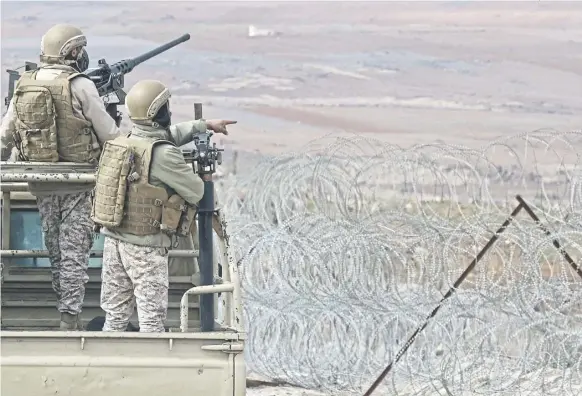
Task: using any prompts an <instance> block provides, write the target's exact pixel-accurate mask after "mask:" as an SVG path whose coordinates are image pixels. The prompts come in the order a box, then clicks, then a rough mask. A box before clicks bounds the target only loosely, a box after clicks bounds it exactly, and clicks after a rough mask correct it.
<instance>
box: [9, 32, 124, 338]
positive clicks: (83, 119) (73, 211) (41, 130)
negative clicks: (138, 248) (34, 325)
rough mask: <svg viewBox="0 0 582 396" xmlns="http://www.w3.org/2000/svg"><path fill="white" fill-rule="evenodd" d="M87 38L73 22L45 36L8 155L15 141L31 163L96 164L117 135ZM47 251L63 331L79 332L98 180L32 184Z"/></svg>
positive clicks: (17, 101) (18, 98) (20, 95)
mask: <svg viewBox="0 0 582 396" xmlns="http://www.w3.org/2000/svg"><path fill="white" fill-rule="evenodd" d="M86 45H87V39H86V38H85V35H84V34H83V32H82V31H81V30H79V29H78V28H76V27H74V26H71V25H64V24H61V25H56V26H54V27H52V28H51V29H50V30H49V31H48V32H47V33H46V34H45V35H44V36H43V38H42V41H41V44H40V47H41V55H40V67H39V69H37V70H33V71H27V72H25V73H23V74H22V76H21V77H20V79H19V80H18V83H17V85H16V88H15V91H14V96H13V98H12V100H11V102H10V104H9V107H8V111H7V113H6V115H5V117H4V119H3V120H2V126H1V130H0V136H1V139H2V157H3V158H2V159H3V160H4V159H6V158H5V157H6V156H7V155H9V153H10V151H11V149H12V146H14V147H16V150H17V153H18V158H19V159H20V160H22V161H31V162H57V161H64V162H78V163H94V164H97V162H98V160H99V156H100V154H101V147H102V145H103V143H105V141H107V140H111V139H113V138H115V137H116V136H117V135H118V134H119V130H118V128H117V127H118V125H117V122H116V121H114V120H113V119H112V118H111V117H110V116H109V114H108V113H107V112H106V110H105V106H104V104H103V102H102V100H101V98H100V97H99V94H98V92H97V88H96V87H95V85H94V84H93V82H92V81H91V80H90V79H89V78H88V77H87V76H85V75H83V74H81V73H79V71H84V70H86V68H87V66H88V57H87V53H86V52H85V46H86ZM29 189H30V192H31V193H32V194H33V195H35V196H36V202H37V204H38V209H39V213H40V218H41V222H42V229H43V234H44V240H45V241H44V242H45V245H46V247H47V249H48V251H49V260H50V263H51V271H52V284H53V289H54V291H55V292H56V295H57V301H58V302H57V308H58V310H59V311H60V313H61V325H60V328H61V330H81V329H82V325H81V318H80V313H81V310H82V305H83V299H84V297H85V284H86V283H87V281H88V279H89V277H88V275H87V267H88V265H89V252H90V250H91V247H92V245H93V223H92V221H91V218H90V215H91V190H92V189H93V185H92V184H78V183H77V184H75V183H63V184H57V183H29Z"/></svg>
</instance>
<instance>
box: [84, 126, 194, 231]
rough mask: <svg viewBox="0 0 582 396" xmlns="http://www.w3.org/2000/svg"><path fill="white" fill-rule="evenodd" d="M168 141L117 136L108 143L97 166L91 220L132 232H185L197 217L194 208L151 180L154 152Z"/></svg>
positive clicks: (113, 228)
mask: <svg viewBox="0 0 582 396" xmlns="http://www.w3.org/2000/svg"><path fill="white" fill-rule="evenodd" d="M159 144H172V145H173V143H172V142H170V141H167V140H153V139H148V140H146V139H132V138H130V137H129V135H128V136H127V137H118V138H115V139H114V140H111V141H108V142H105V145H104V147H103V155H102V156H101V159H100V161H99V167H98V169H97V177H96V185H95V194H94V198H93V209H92V214H91V219H92V220H93V221H94V222H95V223H96V224H99V225H102V226H104V227H107V228H110V229H112V230H115V231H118V232H126V233H129V234H133V235H144V236H145V235H152V234H157V233H159V232H160V231H163V232H165V233H167V234H169V235H174V234H178V235H184V233H185V232H188V231H189V229H190V227H191V223H192V221H193V220H194V213H193V209H192V208H191V207H189V206H188V205H186V203H185V201H184V199H183V198H182V197H180V196H179V195H177V194H175V195H172V196H171V197H168V192H167V190H166V189H165V188H163V187H156V186H153V185H151V184H150V183H149V174H150V165H151V159H152V151H153V149H154V147H156V146H157V145H159Z"/></svg>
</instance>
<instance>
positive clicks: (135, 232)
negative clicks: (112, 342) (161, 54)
mask: <svg viewBox="0 0 582 396" xmlns="http://www.w3.org/2000/svg"><path fill="white" fill-rule="evenodd" d="M169 99H170V91H169V90H168V89H167V88H166V87H165V86H164V85H163V84H162V83H161V82H159V81H154V80H143V81H140V82H138V83H137V84H135V85H134V86H133V87H132V88H131V90H130V91H129V92H128V94H127V97H126V98H125V103H126V106H127V110H128V116H129V119H130V120H131V121H132V122H133V123H134V125H133V128H132V130H131V132H130V133H129V134H127V135H126V136H123V137H121V136H120V137H118V138H117V139H115V140H113V141H111V142H108V143H107V144H106V145H105V147H104V149H103V155H102V156H101V160H100V162H99V169H98V171H97V185H96V188H95V199H94V202H93V215H92V218H93V220H94V221H95V223H96V224H99V225H101V226H103V228H102V230H101V233H102V234H104V235H105V245H104V248H103V268H102V272H101V276H102V283H101V308H103V310H104V311H105V314H106V316H105V324H104V326H103V331H125V329H126V328H127V324H128V322H129V318H130V316H131V315H132V313H133V309H134V306H135V305H137V313H138V318H139V328H140V331H142V332H163V331H164V322H165V320H166V315H167V311H168V282H169V279H168V248H169V247H170V246H171V236H172V235H173V234H174V233H175V232H176V227H177V225H178V224H179V222H180V221H179V219H180V218H182V216H184V215H186V214H187V213H188V208H189V207H190V208H191V207H193V206H195V205H197V204H198V201H200V199H201V198H202V195H203V193H204V183H203V181H202V179H201V178H200V177H199V176H198V175H196V174H195V173H194V172H193V170H192V167H191V166H190V165H188V164H187V163H186V161H185V160H184V157H183V155H182V152H181V150H180V149H179V148H178V147H177V146H181V145H183V144H186V143H188V142H190V141H192V139H193V134H194V133H196V132H206V130H207V129H210V130H213V131H214V132H217V133H223V134H227V130H226V125H229V124H234V123H236V121H225V120H207V121H204V120H197V121H189V122H184V123H180V124H176V125H172V126H170V123H171V120H170V118H171V113H170V108H169ZM188 217H189V219H188V220H187V221H189V222H191V221H193V218H194V215H193V213H191V214H190V215H189V216H188Z"/></svg>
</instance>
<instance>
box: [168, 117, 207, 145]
mask: <svg viewBox="0 0 582 396" xmlns="http://www.w3.org/2000/svg"><path fill="white" fill-rule="evenodd" d="M204 132H206V121H204V120H193V121H186V122H181V123H179V124H174V125H171V126H170V134H171V135H172V139H174V143H176V146H182V145H184V144H187V143H190V142H191V141H192V135H194V133H204Z"/></svg>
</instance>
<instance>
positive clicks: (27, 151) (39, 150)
mask: <svg viewBox="0 0 582 396" xmlns="http://www.w3.org/2000/svg"><path fill="white" fill-rule="evenodd" d="M13 100H14V111H15V113H16V120H15V129H16V131H15V133H14V136H13V138H14V143H15V146H16V148H17V149H18V151H19V152H20V153H19V154H20V156H21V157H22V159H24V160H26V161H34V162H57V161H58V160H59V152H58V146H57V123H56V110H55V104H54V101H53V97H52V95H51V92H50V91H49V90H48V89H47V88H45V87H40V86H32V85H25V86H21V87H18V88H17V89H16V91H15V92H14V99H13Z"/></svg>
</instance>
